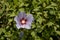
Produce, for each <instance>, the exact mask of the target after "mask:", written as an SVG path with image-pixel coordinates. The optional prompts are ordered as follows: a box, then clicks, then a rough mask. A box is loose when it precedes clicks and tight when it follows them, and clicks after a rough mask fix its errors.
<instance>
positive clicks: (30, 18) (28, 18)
mask: <svg viewBox="0 0 60 40" xmlns="http://www.w3.org/2000/svg"><path fill="white" fill-rule="evenodd" d="M33 20H34V18H33V16H32V14H29V15H27V24H29V25H30V24H31V23H32V21H33Z"/></svg>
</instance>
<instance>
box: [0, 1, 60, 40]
mask: <svg viewBox="0 0 60 40" xmlns="http://www.w3.org/2000/svg"><path fill="white" fill-rule="evenodd" d="M22 11H25V12H26V14H32V15H33V16H34V22H33V23H32V26H31V27H32V29H30V30H27V29H25V31H24V37H23V38H22V40H60V0H0V40H18V39H19V34H20V31H21V29H19V30H18V29H17V28H16V23H15V21H14V17H15V16H16V15H17V14H18V13H19V12H22Z"/></svg>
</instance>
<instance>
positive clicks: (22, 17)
mask: <svg viewBox="0 0 60 40" xmlns="http://www.w3.org/2000/svg"><path fill="white" fill-rule="evenodd" d="M14 20H15V21H16V27H17V28H18V29H20V28H26V29H31V23H32V21H33V16H32V14H28V15H26V14H25V13H24V12H20V13H19V15H18V16H16V17H15V18H14Z"/></svg>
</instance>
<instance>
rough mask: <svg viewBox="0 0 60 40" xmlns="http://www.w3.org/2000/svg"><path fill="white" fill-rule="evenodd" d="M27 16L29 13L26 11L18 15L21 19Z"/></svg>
mask: <svg viewBox="0 0 60 40" xmlns="http://www.w3.org/2000/svg"><path fill="white" fill-rule="evenodd" d="M26 16H27V15H26V14H25V12H20V13H19V15H18V17H19V19H21V18H25V17H26Z"/></svg>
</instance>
